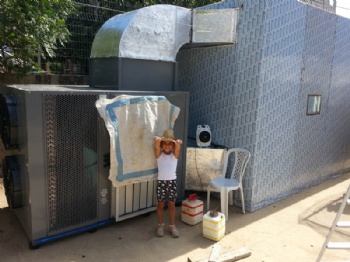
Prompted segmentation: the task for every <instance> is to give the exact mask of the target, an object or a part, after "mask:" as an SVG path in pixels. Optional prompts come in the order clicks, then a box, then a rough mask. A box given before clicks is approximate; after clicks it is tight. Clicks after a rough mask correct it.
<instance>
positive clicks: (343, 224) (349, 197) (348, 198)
mask: <svg viewBox="0 0 350 262" xmlns="http://www.w3.org/2000/svg"><path fill="white" fill-rule="evenodd" d="M346 205H350V185H349V186H348V190H347V191H346V193H345V194H344V195H343V200H342V202H341V204H340V207H339V210H338V212H337V215H336V216H335V218H334V221H333V224H332V226H331V228H330V229H329V232H328V234H327V237H326V239H325V241H324V243H323V246H322V248H321V251H320V253H319V254H318V257H317V260H316V262H320V261H321V259H322V256H323V254H324V252H325V250H326V249H327V248H328V249H350V242H330V240H331V237H332V235H333V233H334V232H335V228H336V227H339V228H350V221H339V219H340V217H341V215H342V214H343V212H344V209H345V206H346Z"/></svg>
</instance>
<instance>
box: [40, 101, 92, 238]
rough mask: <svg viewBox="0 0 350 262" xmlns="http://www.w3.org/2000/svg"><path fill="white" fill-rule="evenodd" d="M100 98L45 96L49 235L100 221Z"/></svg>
mask: <svg viewBox="0 0 350 262" xmlns="http://www.w3.org/2000/svg"><path fill="white" fill-rule="evenodd" d="M96 100H97V97H96V95H74V94H73V95H66V94H64V95H45V96H44V103H45V108H46V109H45V110H44V112H45V125H46V128H45V129H46V145H47V151H46V152H47V170H48V201H49V205H48V209H49V232H53V231H60V230H62V229H65V228H70V227H75V226H77V225H81V224H84V223H86V222H93V221H94V220H97V216H98V210H97V207H98V203H97V202H98V198H97V194H98V185H97V181H98V178H97V176H98V165H97V139H98V132H97V129H98V122H97V111H96V108H95V101H96Z"/></svg>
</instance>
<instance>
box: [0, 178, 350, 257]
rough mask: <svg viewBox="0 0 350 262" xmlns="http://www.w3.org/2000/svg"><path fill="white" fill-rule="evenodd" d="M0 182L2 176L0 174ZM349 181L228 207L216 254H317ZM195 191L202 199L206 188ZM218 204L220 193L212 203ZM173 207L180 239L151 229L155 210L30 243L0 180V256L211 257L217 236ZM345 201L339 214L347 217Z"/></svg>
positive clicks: (342, 236) (346, 235)
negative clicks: (35, 245) (250, 206)
mask: <svg viewBox="0 0 350 262" xmlns="http://www.w3.org/2000/svg"><path fill="white" fill-rule="evenodd" d="M0 182H2V181H0ZM349 183H350V173H348V174H344V175H343V176H341V177H338V178H336V179H333V180H331V181H328V182H325V183H323V184H321V185H318V186H316V187H313V188H310V189H308V190H306V191H304V192H302V193H299V194H297V195H294V196H292V197H289V198H288V199H285V200H282V201H280V202H278V203H275V204H273V205H270V206H268V207H265V208H263V209H260V210H258V211H256V212H253V213H246V214H242V213H241V209H240V208H238V207H233V206H230V207H229V218H228V221H227V223H226V235H225V236H224V237H223V238H222V239H221V240H220V241H219V242H218V243H219V245H220V246H221V253H224V252H228V251H233V250H236V249H239V248H242V247H246V248H248V249H250V250H251V256H249V257H247V258H244V259H242V260H240V261H244V262H281V261H283V262H288V261H291V262H295V261H298V262H304V261H305V262H308V261H316V258H317V256H318V254H319V252H320V250H321V247H322V245H323V243H324V240H325V237H326V235H327V233H328V231H329V228H330V227H331V225H332V222H333V220H334V218H335V215H336V213H337V212H338V209H339V206H340V203H341V199H342V197H343V194H345V192H346V190H347V188H348V186H349ZM198 196H199V197H200V198H201V199H202V200H203V201H204V207H205V202H206V194H205V193H203V192H201V193H198ZM212 206H213V207H215V206H220V203H219V200H217V199H216V200H215V201H214V203H213V205H212ZM180 209H181V208H180V207H177V218H178V221H179V222H178V223H177V226H178V228H179V230H180V233H181V236H180V238H178V239H173V238H171V236H170V235H168V234H167V235H165V236H164V237H163V238H158V237H156V236H155V226H156V213H155V212H152V213H151V214H150V215H149V216H138V217H134V218H131V219H128V220H126V221H121V222H117V223H114V224H111V225H108V226H105V227H102V228H100V229H98V230H97V231H96V232H95V233H81V234H78V235H74V236H71V237H67V238H64V239H60V240H57V241H54V242H51V243H48V244H45V245H42V246H41V247H40V248H39V249H36V250H29V249H28V240H27V238H26V235H25V234H24V231H23V230H22V228H21V227H20V225H19V222H18V220H17V218H16V217H15V215H14V214H13V212H11V210H10V209H9V208H8V207H7V203H6V200H5V197H4V194H3V186H2V183H0V261H16V262H17V261H37V262H40V261H52V262H55V261H59V262H61V261H67V262H71V261H76V262H77V261H84V262H90V261H94V262H95V261H101V262H105V261H118V262H119V261H120V262H122V261H128V262H130V261H151V262H156V261H174V262H175V261H176V262H178V261H183V262H186V261H187V260H188V258H189V259H190V260H192V261H198V260H201V259H204V258H209V255H210V252H211V250H212V247H213V245H214V244H215V243H216V242H214V241H211V240H209V239H206V238H204V237H202V223H199V224H197V225H194V226H190V225H187V224H184V223H183V222H181V215H180ZM349 209H350V207H346V209H345V212H344V215H343V216H342V220H350V210H349ZM332 240H333V241H336V240H341V241H350V229H342V230H337V231H336V232H335V233H334V234H333V238H332ZM346 259H348V260H350V251H346V250H326V251H325V253H324V256H323V260H327V261H337V260H346Z"/></svg>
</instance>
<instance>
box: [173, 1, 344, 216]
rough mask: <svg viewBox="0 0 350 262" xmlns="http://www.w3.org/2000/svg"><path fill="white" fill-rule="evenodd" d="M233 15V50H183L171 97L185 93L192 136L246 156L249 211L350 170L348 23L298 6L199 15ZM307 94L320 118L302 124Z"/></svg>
mask: <svg viewBox="0 0 350 262" xmlns="http://www.w3.org/2000/svg"><path fill="white" fill-rule="evenodd" d="M233 7H235V8H236V7H241V9H240V17H239V26H238V30H237V32H238V38H237V39H238V40H237V43H236V44H235V45H230V46H217V47H209V48H197V49H185V50H181V51H180V52H179V53H178V57H177V61H178V86H177V89H178V90H185V91H190V115H189V135H190V136H192V137H195V132H196V127H197V125H199V124H209V125H210V127H211V130H212V134H213V142H214V143H216V144H220V145H224V146H226V147H243V148H246V149H248V150H249V151H250V152H251V153H252V156H253V157H252V159H251V161H250V163H249V165H248V167H247V171H246V175H245V178H244V195H245V198H246V209H247V210H248V211H254V210H257V209H259V208H262V207H264V206H266V205H269V204H271V203H274V202H276V201H278V200H281V199H283V198H286V197H288V196H290V195H292V194H295V193H297V192H300V191H301V190H304V189H305V188H308V187H310V186H313V185H315V184H318V183H321V182H322V181H325V180H327V179H330V178H332V177H333V176H334V175H336V174H337V173H339V172H340V170H342V169H346V168H349V167H350V160H349V159H350V157H349V156H350V146H349V143H350V142H347V141H350V140H349V132H348V130H347V126H348V124H347V123H349V120H350V119H349V118H350V112H349V111H350V109H349V106H348V102H347V101H349V97H350V93H349V90H350V89H349V86H348V85H349V84H348V83H349V82H350V75H349V74H348V73H347V71H349V69H350V51H349V50H350V46H349V43H350V39H349V37H350V32H349V31H350V26H349V25H350V21H349V20H347V19H344V18H340V17H336V16H334V15H332V14H329V13H327V12H324V11H322V10H320V9H316V8H313V7H310V6H307V5H304V4H301V3H299V2H298V1H296V0H295V1H279V0H269V1H252V0H250V1H249V0H246V1H223V2H220V3H218V4H214V5H210V6H205V7H202V9H211V8H233ZM346 28H349V29H346ZM310 93H319V94H321V95H322V108H321V114H320V115H316V116H306V102H307V95H308V94H310ZM236 196H237V195H236ZM236 203H237V204H239V198H238V199H237V200H236Z"/></svg>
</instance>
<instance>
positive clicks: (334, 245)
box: [327, 242, 350, 249]
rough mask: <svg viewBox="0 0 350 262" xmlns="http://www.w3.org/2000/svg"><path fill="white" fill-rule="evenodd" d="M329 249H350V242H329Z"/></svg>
mask: <svg viewBox="0 0 350 262" xmlns="http://www.w3.org/2000/svg"><path fill="white" fill-rule="evenodd" d="M327 248H329V249H350V242H329V243H328V244H327Z"/></svg>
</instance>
